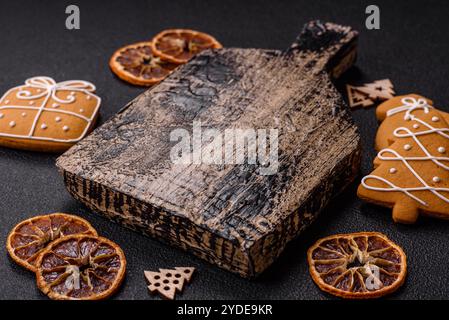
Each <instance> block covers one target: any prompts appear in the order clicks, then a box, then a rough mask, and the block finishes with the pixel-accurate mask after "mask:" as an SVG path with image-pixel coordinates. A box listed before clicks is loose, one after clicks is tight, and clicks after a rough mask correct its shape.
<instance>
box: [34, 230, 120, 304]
mask: <svg viewBox="0 0 449 320" xmlns="http://www.w3.org/2000/svg"><path fill="white" fill-rule="evenodd" d="M36 266H37V270H36V281H37V286H38V287H39V289H40V290H41V291H42V292H43V293H45V294H46V295H47V296H49V297H50V298H51V299H55V300H99V299H105V298H107V297H109V296H111V295H112V294H114V293H115V292H116V291H117V290H118V288H119V287H120V284H121V283H122V281H123V279H124V277H125V270H126V259H125V255H124V254H123V251H122V249H120V247H119V246H118V245H117V244H115V243H114V242H112V241H110V240H108V239H106V238H102V237H97V236H89V235H73V236H68V237H64V238H61V239H59V240H57V241H55V242H53V243H51V244H50V245H49V246H48V247H47V248H46V249H45V250H44V251H43V252H42V253H41V254H40V255H39V257H38V259H37V261H36Z"/></svg>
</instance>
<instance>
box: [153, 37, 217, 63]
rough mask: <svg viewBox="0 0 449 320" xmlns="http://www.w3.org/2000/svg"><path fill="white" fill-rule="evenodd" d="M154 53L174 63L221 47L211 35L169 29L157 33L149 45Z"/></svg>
mask: <svg viewBox="0 0 449 320" xmlns="http://www.w3.org/2000/svg"><path fill="white" fill-rule="evenodd" d="M151 47H152V49H153V52H154V54H155V55H157V56H160V57H162V58H163V59H165V60H168V61H171V62H174V63H186V62H187V61H189V60H190V59H191V58H192V57H193V56H194V55H196V54H197V53H199V52H201V51H203V50H206V49H216V48H222V45H221V44H220V43H219V42H218V41H217V40H216V39H215V38H214V37H212V36H211V35H208V34H206V33H203V32H199V31H195V30H188V29H169V30H164V31H162V32H160V33H159V34H157V35H156V36H155V37H154V38H153V40H152V45H151Z"/></svg>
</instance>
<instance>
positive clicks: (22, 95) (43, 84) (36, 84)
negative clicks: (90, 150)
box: [0, 77, 101, 142]
mask: <svg viewBox="0 0 449 320" xmlns="http://www.w3.org/2000/svg"><path fill="white" fill-rule="evenodd" d="M30 87H31V88H37V90H36V92H37V94H33V93H32V92H31V91H30V90H29V88H30ZM16 89H19V91H17V93H16V96H17V98H18V99H22V100H35V99H40V98H43V97H44V100H43V102H42V104H41V105H40V106H39V107H37V106H33V104H34V101H30V102H29V106H14V105H8V106H5V105H3V106H0V110H3V109H25V110H37V113H36V116H35V117H34V120H33V123H32V126H31V129H30V131H29V133H28V134H27V135H18V134H9V133H0V136H3V137H12V138H26V139H31V140H46V141H53V142H78V141H80V140H81V139H82V138H83V137H84V136H85V135H86V133H87V130H88V129H89V127H90V124H91V122H92V121H93V119H94V118H95V116H96V114H97V112H98V109H99V107H100V103H101V98H100V97H98V96H97V95H95V94H94V93H93V92H94V91H95V89H96V88H95V86H94V85H93V84H92V83H90V82H87V81H83V80H70V81H63V82H59V83H56V82H55V80H53V79H52V78H50V77H33V78H29V79H27V80H25V85H24V86H23V85H22V86H18V87H15V88H12V89H10V90H8V91H7V92H6V93H5V94H4V96H3V97H2V98H1V100H3V98H4V97H7V96H8V95H9V94H10V93H11V92H12V91H13V90H16ZM60 90H64V91H70V94H69V95H68V96H67V97H66V98H65V99H63V98H60V97H58V96H57V92H58V91H60ZM76 92H82V93H84V94H85V95H86V99H87V100H90V99H91V97H95V98H96V99H97V105H96V106H95V108H94V110H93V112H92V115H91V116H90V117H89V118H88V117H85V116H83V115H80V114H78V113H76V112H72V111H68V110H60V109H56V108H58V107H59V106H60V104H69V103H73V102H75V101H76V97H75V95H76ZM50 99H53V100H54V101H56V102H58V103H53V105H52V108H47V103H48V101H49V100H50ZM5 103H6V104H7V103H9V101H8V100H5ZM43 111H46V112H54V113H63V114H67V115H71V116H75V117H77V118H80V119H83V120H84V121H86V122H87V125H86V126H85V128H84V130H83V132H82V133H81V135H80V136H79V137H78V138H76V139H56V138H50V137H37V136H34V135H33V134H34V131H35V129H36V125H37V123H38V121H39V119H40V117H41V115H42V112H43ZM0 114H1V115H2V117H1V118H3V114H2V113H0ZM1 118H0V119H1ZM56 119H59V121H60V119H61V118H60V117H56ZM56 121H57V122H59V121H58V120H56ZM12 122H14V121H11V123H12ZM11 123H10V125H11ZM15 124H16V123H15V122H14V125H13V126H15ZM45 127H46V128H47V126H45ZM68 128H69V127H68V126H64V127H63V130H64V131H68Z"/></svg>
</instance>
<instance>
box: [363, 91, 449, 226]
mask: <svg viewBox="0 0 449 320" xmlns="http://www.w3.org/2000/svg"><path fill="white" fill-rule="evenodd" d="M376 115H377V118H378V119H379V120H380V121H382V124H381V125H380V127H379V130H378V133H377V136H376V149H377V150H378V151H379V153H378V155H377V157H376V159H375V160H374V167H375V169H374V171H373V172H372V173H371V174H370V175H368V176H366V177H364V178H363V179H362V182H361V184H360V186H359V188H358V191H357V194H358V196H359V197H360V198H362V199H363V200H366V201H368V202H372V203H376V204H379V205H382V206H386V207H392V208H393V220H394V221H395V222H401V223H414V222H415V221H416V219H417V218H418V215H419V214H420V213H421V214H426V215H430V216H435V217H440V218H446V219H449V125H448V123H449V114H447V113H445V112H442V111H439V110H437V109H436V108H435V107H433V106H432V101H430V100H428V99H426V98H424V97H421V96H419V95H415V94H410V95H406V96H399V97H395V98H393V99H390V100H388V101H386V102H384V103H383V104H381V105H380V106H379V107H378V108H377V111H376Z"/></svg>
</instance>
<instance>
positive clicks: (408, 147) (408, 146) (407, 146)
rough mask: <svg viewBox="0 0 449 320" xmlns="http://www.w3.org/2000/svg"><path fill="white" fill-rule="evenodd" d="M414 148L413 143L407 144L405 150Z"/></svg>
mask: <svg viewBox="0 0 449 320" xmlns="http://www.w3.org/2000/svg"><path fill="white" fill-rule="evenodd" d="M411 148H412V146H411V145H409V144H406V145H405V146H404V150H407V151H408V150H410V149H411Z"/></svg>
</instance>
